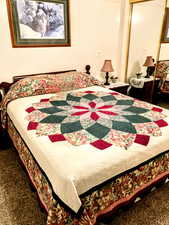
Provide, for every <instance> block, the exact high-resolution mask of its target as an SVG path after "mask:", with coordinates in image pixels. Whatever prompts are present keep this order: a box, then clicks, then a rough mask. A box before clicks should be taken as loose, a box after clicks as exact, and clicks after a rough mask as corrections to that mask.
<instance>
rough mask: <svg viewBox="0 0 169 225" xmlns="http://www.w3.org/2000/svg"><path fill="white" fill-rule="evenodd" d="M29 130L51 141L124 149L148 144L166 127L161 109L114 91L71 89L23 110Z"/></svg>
mask: <svg viewBox="0 0 169 225" xmlns="http://www.w3.org/2000/svg"><path fill="white" fill-rule="evenodd" d="M26 111H27V112H28V116H27V117H26V119H27V120H28V121H29V124H28V127H27V129H28V130H36V134H37V135H38V136H43V135H47V136H48V137H49V139H50V141H52V142H57V141H68V142H69V143H70V144H72V145H77V146H78V145H82V144H86V143H90V144H91V145H92V146H94V147H95V148H97V149H100V150H104V149H106V148H109V147H110V146H111V145H116V146H118V147H123V148H125V149H127V148H128V147H130V146H131V145H132V144H133V143H137V144H141V145H144V146H146V145H148V143H149V140H150V137H151V136H160V135H161V134H162V133H161V128H162V127H164V126H167V125H168V124H167V122H166V121H165V120H164V118H165V117H166V116H165V115H164V114H163V113H162V109H161V108H158V107H152V105H150V104H148V103H145V102H141V101H138V100H135V99H131V98H128V97H127V96H124V95H121V94H117V93H116V92H110V93H106V92H94V91H87V92H72V93H69V94H63V93H61V94H59V93H57V95H56V96H55V97H52V98H50V99H41V101H40V102H38V103H34V104H32V106H30V107H29V108H27V109H26Z"/></svg>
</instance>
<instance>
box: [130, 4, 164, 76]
mask: <svg viewBox="0 0 169 225" xmlns="http://www.w3.org/2000/svg"><path fill="white" fill-rule="evenodd" d="M164 6H165V0H154V1H148V2H141V3H136V4H134V5H133V14H132V26H131V40H130V51H129V64H128V77H130V76H133V75H135V74H136V73H137V72H142V73H143V75H146V67H143V64H144V62H145V59H146V56H153V58H154V59H156V57H157V53H158V46H159V38H160V34H161V26H162V22H163V11H164ZM157 15H158V16H157Z"/></svg>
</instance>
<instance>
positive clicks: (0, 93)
mask: <svg viewBox="0 0 169 225" xmlns="http://www.w3.org/2000/svg"><path fill="white" fill-rule="evenodd" d="M1 84H4V83H1ZM1 84H0V150H4V149H7V148H9V147H10V146H11V140H10V138H9V135H8V133H7V131H6V129H4V128H3V127H2V124H1V110H2V108H1V102H2V99H3V97H4V95H5V90H4V87H3V85H2V86H1Z"/></svg>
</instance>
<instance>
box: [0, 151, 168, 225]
mask: <svg viewBox="0 0 169 225" xmlns="http://www.w3.org/2000/svg"><path fill="white" fill-rule="evenodd" d="M168 212H169V183H166V184H164V185H162V186H161V187H159V188H158V189H156V190H155V191H153V192H151V193H149V194H148V195H146V196H145V197H144V198H143V199H142V200H141V201H139V202H137V203H136V204H134V205H133V206H131V207H129V208H128V209H123V211H122V210H121V211H119V212H118V213H116V214H115V215H114V216H112V217H111V218H110V220H109V221H104V222H103V223H102V222H100V224H99V225H104V224H106V225H107V224H108V225H150V224H151V225H152V224H153V225H169V213H168ZM45 222H46V214H45V213H44V212H42V210H41V209H40V207H39V204H38V200H37V196H36V193H34V192H32V191H31V188H30V185H29V180H28V178H27V175H26V174H25V172H24V171H23V169H22V168H21V166H20V164H19V159H18V155H17V154H16V152H15V150H13V149H8V150H0V225H45Z"/></svg>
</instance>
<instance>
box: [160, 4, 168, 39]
mask: <svg viewBox="0 0 169 225" xmlns="http://www.w3.org/2000/svg"><path fill="white" fill-rule="evenodd" d="M168 26H169V8H166V9H165V16H164V23H163V28H162V34H161V43H169V38H167V37H166V35H167V27H168Z"/></svg>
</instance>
